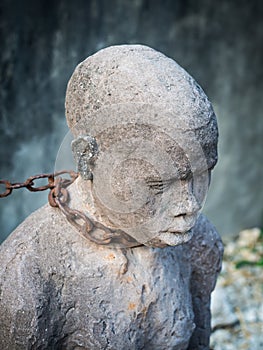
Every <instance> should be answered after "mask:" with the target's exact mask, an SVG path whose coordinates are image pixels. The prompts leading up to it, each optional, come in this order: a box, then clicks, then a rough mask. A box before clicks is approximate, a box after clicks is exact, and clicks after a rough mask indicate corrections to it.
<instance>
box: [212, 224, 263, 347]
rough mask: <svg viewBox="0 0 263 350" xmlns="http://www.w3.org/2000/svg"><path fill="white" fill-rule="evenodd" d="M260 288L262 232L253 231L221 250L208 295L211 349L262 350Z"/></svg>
mask: <svg viewBox="0 0 263 350" xmlns="http://www.w3.org/2000/svg"><path fill="white" fill-rule="evenodd" d="M262 288H263V231H260V230H259V229H257V228H254V229H250V230H245V231H242V232H240V234H239V236H238V238H237V239H236V240H234V241H232V242H229V243H228V244H227V245H226V247H225V256H224V261H223V268H222V272H221V274H220V276H219V278H218V282H217V285H216V289H215V291H214V292H213V293H212V328H213V333H212V336H211V348H212V349H213V350H236V349H243V350H252V349H253V350H260V349H263V338H262V331H263V303H262Z"/></svg>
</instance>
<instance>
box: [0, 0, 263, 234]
mask: <svg viewBox="0 0 263 350" xmlns="http://www.w3.org/2000/svg"><path fill="white" fill-rule="evenodd" d="M262 14H263V3H262V2H261V1H260V0H258V1H257V0H254V1H250V2H248V1H243V0H240V1H234V0H222V1H220V2H213V1H209V0H200V1H194V0H187V1H186V0H175V1H174V0H166V1H165V0H162V1H147V0H137V1H121V0H113V1H96V0H90V1H84V0H79V1H63V0H57V1H33V0H31V1H29V0H28V1H14V0H2V1H1V4H0V23H1V25H0V48H1V50H0V118H1V123H0V178H8V179H11V180H13V181H22V180H23V179H25V178H26V177H28V176H30V175H32V174H35V173H40V172H44V171H53V169H54V162H55V157H56V154H57V151H58V147H59V145H60V143H61V141H62V139H63V137H64V136H65V134H66V132H67V127H66V122H65V118H64V96H65V89H66V84H67V81H68V79H69V77H70V75H71V74H72V72H73V69H74V67H75V66H76V65H77V63H79V62H80V61H82V60H83V59H84V58H86V57H87V56H88V55H90V54H91V53H93V52H95V51H97V50H98V49H100V48H103V47H106V46H109V45H113V44H121V43H142V44H145V45H149V46H152V47H153V48H155V49H157V50H160V51H162V52H163V53H165V54H166V55H168V56H171V57H172V58H174V59H175V60H176V61H177V62H178V63H179V64H180V65H182V66H183V67H184V68H185V69H186V70H188V71H189V73H190V74H191V75H193V77H194V78H195V79H196V80H197V81H198V82H199V83H200V85H201V86H202V87H203V88H204V90H205V91H206V93H207V95H208V96H209V98H210V100H211V101H212V103H213V105H214V107H215V110H216V112H217V116H218V122H219V131H220V144H219V151H220V153H219V155H220V161H219V164H218V166H217V168H216V170H215V171H214V178H213V181H212V186H211V191H210V193H209V196H208V201H207V205H206V208H205V211H206V213H207V214H208V215H209V217H210V218H211V220H212V221H213V222H214V223H215V225H216V226H217V228H218V230H219V231H220V232H221V233H222V234H224V235H225V236H227V235H231V234H235V233H236V232H238V231H239V230H240V229H242V228H247V227H252V226H260V225H263V204H262V203H263V191H262V188H263V170H262V160H263V156H262V148H263V147H262V146H263V137H262V134H263V121H262V116H261V114H262V112H261V110H262V104H263V103H262V91H263V86H262V85H263V84H262V81H263V80H262V75H263V69H262V59H263V52H262V50H261V46H262V42H263V22H262V20H261V19H262ZM45 202H46V194H43V193H38V194H35V193H27V192H26V191H25V190H20V191H19V192H16V193H15V194H14V195H12V196H11V197H9V198H6V199H1V200H0V227H1V232H0V235H1V239H4V238H5V237H6V236H7V235H8V234H9V233H10V232H11V230H12V229H13V228H14V227H15V226H16V225H17V224H18V223H19V222H21V221H22V220H23V218H24V217H25V216H27V215H28V214H29V213H30V212H31V211H32V210H34V209H35V208H37V207H39V206H40V205H41V204H43V203H45Z"/></svg>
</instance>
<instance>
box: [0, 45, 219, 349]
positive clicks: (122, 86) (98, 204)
mask: <svg viewBox="0 0 263 350" xmlns="http://www.w3.org/2000/svg"><path fill="white" fill-rule="evenodd" d="M66 117H67V122H68V125H69V127H70V129H71V131H72V133H73V135H74V137H75V140H74V141H73V143H72V149H73V153H74V158H75V160H76V163H77V168H78V170H79V172H80V174H81V176H80V177H79V178H78V179H77V180H76V181H75V182H74V183H73V184H72V185H71V187H70V188H69V193H70V206H71V207H72V208H76V209H78V210H81V211H82V212H84V213H85V214H86V215H87V216H89V217H90V218H91V220H96V221H98V222H100V223H101V224H103V225H104V226H103V227H109V228H111V229H113V230H121V232H123V233H125V234H127V235H128V236H129V237H131V238H132V239H131V242H132V243H131V246H129V245H128V246H125V244H122V243H121V242H122V241H121V240H120V242H117V243H116V242H115V243H113V244H111V245H98V244H96V243H94V242H91V241H89V240H87V239H86V238H84V237H83V235H81V234H79V232H78V231H77V230H76V228H75V227H73V226H72V225H71V224H70V223H69V222H68V221H67V219H66V218H65V216H64V215H63V213H62V212H61V211H60V210H59V209H57V208H52V207H50V206H49V205H46V206H44V207H43V208H41V209H39V210H38V211H37V212H35V213H33V214H32V215H31V216H30V217H28V218H27V219H26V220H25V221H24V222H23V223H22V224H21V225H20V226H19V227H18V228H17V229H16V230H15V231H14V232H13V233H12V234H11V235H10V236H9V238H8V239H7V240H6V241H5V242H4V243H3V244H2V246H1V251H0V347H1V349H98V350H99V349H114V350H116V349H118V350H121V349H123V350H124V349H125V350H126V349H134V350H139V349H149V350H154V349H160V350H161V349H162V350H164V349H167V350H169V349H173V350H184V349H191V350H194V349H203V350H204V349H209V336H210V294H211V292H212V290H213V289H214V286H215V283H216V277H217V274H218V272H219V271H220V266H221V258H222V252H223V248H222V243H221V240H220V238H219V236H218V234H217V232H216V230H215V228H214V227H213V226H212V224H211V223H210V222H209V221H208V220H207V218H205V217H204V216H203V215H202V214H200V210H201V207H202V204H203V202H204V199H205V195H206V192H207V189H208V186H209V179H210V173H211V170H212V168H213V167H214V166H215V164H216V162H217V136H218V135H217V125H216V118H215V114H214V112H213V109H212V106H211V104H210V102H209V101H208V99H207V97H206V95H205V94H204V92H203V91H202V89H201V88H200V87H199V86H198V85H197V83H196V82H195V81H194V80H193V78H192V77H190V76H189V75H188V74H187V73H186V72H185V71H184V70H183V69H182V68H181V67H180V66H178V65H177V64H176V63H175V62H174V61H173V60H171V59H169V58H167V57H165V56H164V55H163V54H161V53H159V52H156V51H155V50H153V49H151V48H148V47H145V46H142V45H122V46H113V47H109V48H106V49H104V50H101V51H99V52H98V53H96V54H94V55H93V56H91V57H89V58H88V59H86V60H85V61H84V62H82V63H81V64H80V65H79V66H78V67H77V68H76V70H75V72H74V73H73V75H72V77H71V79H70V81H69V84H68V89H67V95H66ZM199 214H200V215H199ZM100 231H101V230H97V231H96V230H95V233H94V234H95V235H98V236H99V235H100V234H101V232H100ZM134 242H136V243H134ZM182 243H184V244H182Z"/></svg>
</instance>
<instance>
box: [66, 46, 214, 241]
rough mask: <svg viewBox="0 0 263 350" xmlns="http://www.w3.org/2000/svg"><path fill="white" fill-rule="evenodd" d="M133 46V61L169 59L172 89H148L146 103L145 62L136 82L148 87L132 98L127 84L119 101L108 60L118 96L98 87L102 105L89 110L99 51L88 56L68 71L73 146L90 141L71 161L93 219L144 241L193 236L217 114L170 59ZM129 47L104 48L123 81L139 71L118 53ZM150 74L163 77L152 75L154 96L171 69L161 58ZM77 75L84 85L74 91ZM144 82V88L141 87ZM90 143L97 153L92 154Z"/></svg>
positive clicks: (209, 167)
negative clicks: (116, 61)
mask: <svg viewBox="0 0 263 350" xmlns="http://www.w3.org/2000/svg"><path fill="white" fill-rule="evenodd" d="M132 48H133V49H131V52H132V55H133V59H134V60H135V63H136V60H137V61H138V60H139V61H140V63H141V62H143V63H144V64H145V63H147V60H148V61H149V57H148V56H150V57H153V58H154V62H156V61H158V60H157V58H158V59H159V60H160V61H161V63H163V64H166V63H167V62H168V63H167V64H168V67H169V70H170V72H168V73H170V74H171V77H172V78H171V81H170V82H169V84H170V85H169V86H172V88H171V89H170V90H172V93H170V92H169V93H168V92H167V91H166V92H164V97H163V98H162V99H161V98H160V99H159V100H158V101H157V102H156V101H155V99H154V98H153V97H154V96H152V101H151V103H150V104H149V103H147V102H149V96H148V92H149V86H151V85H149V81H148V80H147V79H148V73H147V68H146V71H145V72H144V73H145V74H144V75H141V74H140V75H139V76H137V77H136V89H137V88H138V86H139V87H140V86H141V87H143V86H144V89H145V91H146V92H142V93H141V95H139V97H138V98H137V97H136V98H137V100H134V96H133V95H132V93H133V90H132V88H131V87H130V88H129V89H128V90H127V91H126V96H125V99H124V100H125V101H124V102H122V100H123V96H122V95H123V89H119V90H120V91H117V94H116V89H117V90H118V87H119V84H116V86H112V85H114V84H113V82H111V83H109V79H112V75H114V74H113V73H112V62H111V61H110V64H109V67H107V64H106V63H104V71H103V74H105V77H107V80H106V85H107V84H108V85H107V86H106V87H104V90H105V91H109V90H110V91H111V93H110V95H111V96H112V94H113V93H115V94H116V96H117V97H118V98H119V100H116V99H115V101H114V102H115V103H113V104H109V103H108V98H109V92H108V93H107V94H106V95H105V91H103V92H102V93H101V91H100V90H99V89H98V90H96V92H95V94H96V93H97V94H98V96H97V100H96V101H97V102H98V101H99V102H100V103H102V102H103V100H104V102H105V104H106V105H105V106H103V107H102V106H99V105H98V104H97V105H96V108H95V109H93V110H92V111H90V110H89V108H90V104H89V103H90V102H89V101H90V96H91V98H92V99H93V98H94V96H93V95H90V92H89V89H88V88H87V86H88V85H89V86H91V85H92V84H93V82H92V83H91V80H93V79H94V80H96V79H95V78H96V74H97V72H98V70H96V71H95V72H96V73H94V74H95V78H94V77H92V73H91V72H90V67H89V66H90V65H91V66H93V65H94V62H95V63H96V62H97V58H96V55H98V54H96V55H94V60H93V59H92V58H91V61H90V62H91V63H89V59H88V60H87V62H86V61H85V62H84V63H83V64H82V65H80V66H79V67H78V68H77V69H76V72H75V73H74V74H73V76H72V78H71V81H70V83H69V85H68V91H67V100H66V113H67V119H68V123H69V125H70V127H71V130H72V133H73V134H74V135H75V137H76V139H77V141H75V145H78V144H79V145H82V143H83V140H86V141H87V142H88V143H89V142H91V141H92V142H91V143H90V145H88V144H87V147H86V148H85V145H84V146H82V147H84V148H83V151H78V152H77V153H78V156H77V158H76V160H77V163H78V164H79V170H80V172H81V173H82V175H83V177H84V179H87V180H86V182H87V191H89V192H90V197H89V198H90V199H89V203H87V206H88V208H89V211H91V212H92V215H93V216H94V217H95V218H96V219H97V220H98V221H100V222H102V223H103V224H104V225H107V226H108V227H110V228H115V229H121V230H122V231H124V232H126V233H127V234H129V235H130V236H132V237H133V238H135V239H136V240H137V241H138V242H140V243H142V244H145V245H149V246H157V247H163V246H166V245H178V244H181V243H184V242H187V241H188V240H189V239H190V238H191V237H192V231H191V228H192V227H193V226H194V225H195V222H196V219H197V217H198V215H199V213H200V210H201V208H202V206H203V204H204V201H205V197H206V194H207V190H208V187H209V182H210V176H211V170H212V168H213V167H214V166H215V164H216V162H217V124H216V119H215V115H214V112H213V109H212V107H211V104H210V103H209V101H208V100H207V97H206V96H205V94H204V92H203V91H202V89H201V88H200V87H199V86H198V85H197V84H196V83H195V81H194V80H193V79H192V78H191V77H190V76H189V75H188V74H187V73H186V72H185V71H184V70H182V69H181V68H180V67H179V66H178V65H177V64H176V63H175V62H174V61H172V60H170V59H168V58H166V57H165V56H163V55H161V54H159V53H157V52H156V51H154V50H151V49H149V48H145V47H141V46H139V47H138V46H132ZM141 48H143V49H141ZM127 50H128V51H129V47H128V48H127V46H125V47H124V48H122V47H117V48H116V49H114V48H109V49H108V51H110V52H109V53H110V54H112V52H113V53H114V57H115V59H119V60H120V64H119V66H118V72H117V73H116V74H117V76H118V77H119V78H120V77H121V78H122V79H123V81H122V84H123V86H126V85H129V86H130V85H133V84H131V81H132V80H134V72H135V75H136V69H137V67H141V65H138V64H137V65H136V64H135V66H134V69H130V61H126V58H123V60H124V61H122V54H125V57H126V56H127ZM106 51H107V49H106ZM115 51H116V52H115ZM148 51H149V52H148ZM134 52H135V53H136V55H135V54H134ZM145 52H147V55H146V56H147V57H146V58H145ZM134 55H135V56H134ZM102 56H103V55H102ZM108 57H109V55H107V59H106V60H108V63H109V59H108ZM123 57H124V56H123ZM145 61H146V62H145ZM99 62H101V61H100V59H99ZM132 62H133V61H132ZM137 63H138V62H137ZM122 66H123V67H122ZM144 66H145V67H147V64H146V65H144ZM138 69H139V68H138ZM109 70H110V72H109ZM169 70H168V71H169ZM160 72H161V73H160ZM163 72H164V73H163ZM88 74H91V75H90V77H91V78H90V77H88ZM151 74H153V76H154V79H155V77H156V76H157V77H159V78H160V74H164V76H162V77H161V78H162V79H161V78H160V79H159V80H158V81H156V80H154V81H153V82H152V87H151V88H150V89H152V90H154V89H153V88H156V91H157V92H156V95H158V94H159V95H160V94H161V92H162V89H163V82H164V79H168V80H169V79H170V78H169V77H170V75H168V78H167V77H166V75H165V74H167V72H166V70H165V69H160V67H159V65H158V66H157V68H156V72H153V71H152V68H151ZM108 75H109V77H108ZM119 75H120V76H119ZM126 75H128V76H127V77H126ZM145 77H146V78H145ZM141 80H142V81H141ZM80 82H81V84H82V85H81V86H82V88H81V89H82V90H81V89H80V90H79V91H78V90H77V86H80V85H79V84H80ZM146 82H147V84H148V88H145V86H146ZM83 86H84V87H86V88H84V90H83ZM165 86H167V81H165ZM113 87H114V88H115V90H114V92H113ZM107 89H108V90H107ZM130 90H131V91H130ZM170 90H169V91H170ZM100 93H101V94H102V95H101V96H99V94H100ZM157 93H158V94H157ZM152 95H154V94H153V93H152ZM136 96H137V95H136ZM160 96H161V95H160ZM117 97H116V98H117ZM143 98H145V101H144V102H142V101H141V100H142V99H143ZM77 103H79V104H80V106H81V107H78V105H77ZM85 106H86V107H85ZM86 141H85V142H86ZM85 142H84V144H85ZM91 149H93V150H94V149H95V150H96V152H95V153H94V154H92V152H90V150H91ZM78 157H79V158H78ZM83 169H84V170H83ZM82 170H83V171H82ZM91 174H92V175H91ZM84 182H85V181H84ZM82 188H83V186H82ZM84 188H85V186H84Z"/></svg>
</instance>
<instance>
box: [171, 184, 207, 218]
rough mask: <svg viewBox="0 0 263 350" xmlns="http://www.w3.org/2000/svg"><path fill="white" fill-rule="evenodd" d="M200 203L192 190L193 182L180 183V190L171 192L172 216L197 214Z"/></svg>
mask: <svg viewBox="0 0 263 350" xmlns="http://www.w3.org/2000/svg"><path fill="white" fill-rule="evenodd" d="M201 207H202V206H201V203H199V201H198V200H197V198H196V196H195V194H194V190H193V181H192V180H187V181H181V182H180V190H179V191H178V189H177V190H176V191H173V194H172V203H171V210H170V212H171V214H172V216H178V215H191V214H194V213H196V212H198V211H199V210H200V209H201Z"/></svg>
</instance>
